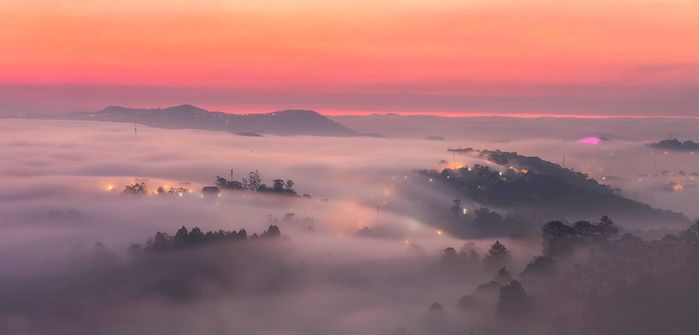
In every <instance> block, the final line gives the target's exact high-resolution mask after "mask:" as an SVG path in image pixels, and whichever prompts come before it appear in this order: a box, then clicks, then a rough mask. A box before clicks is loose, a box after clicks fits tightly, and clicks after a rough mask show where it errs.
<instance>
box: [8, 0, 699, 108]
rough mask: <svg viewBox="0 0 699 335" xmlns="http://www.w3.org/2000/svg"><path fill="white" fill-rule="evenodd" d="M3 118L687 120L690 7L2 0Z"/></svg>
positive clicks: (697, 17)
mask: <svg viewBox="0 0 699 335" xmlns="http://www.w3.org/2000/svg"><path fill="white" fill-rule="evenodd" d="M0 14H1V15H2V17H3V19H2V20H0V89H1V91H0V93H1V96H0V97H1V98H2V105H1V107H2V111H3V112H14V111H30V110H45V111H51V110H72V109H80V110H84V109H94V108H100V107H102V106H104V105H113V104H118V105H127V106H148V107H151V106H165V105H172V104H179V103H193V104H197V105H201V106H203V107H206V108H209V109H215V110H223V111H231V112H240V111H248V110H249V111H266V110H275V109H282V108H311V109H316V110H318V111H320V112H325V113H343V112H345V113H346V112H353V113H357V112H359V113H362V112H367V113H371V112H421V113H462V114H463V113H476V114H479V113H484V114H494V113H497V114H520V113H521V114H573V115H648V116H683V115H684V116H694V115H696V114H698V113H699V112H698V111H697V110H698V108H699V103H698V102H697V87H698V86H697V85H698V82H699V43H697V41H699V2H697V1H695V0H664V1H648V0H634V1H613V2H610V1H600V0H589V1H584V2H583V1H580V2H578V3H577V4H576V3H573V2H563V1H541V0H524V1H502V0H495V1H485V0H483V1H480V0H477V1H451V0H446V1H440V2H435V1H398V0H389V1H364V0H355V1H320V0H300V1H283V0H272V1H232V0H203V1H202V0H200V1H183V0H173V1H168V2H163V1H155V0H140V1H136V0H124V1H119V2H118V3H117V2H113V1H97V0H74V1H60V2H57V1H40V0H0Z"/></svg>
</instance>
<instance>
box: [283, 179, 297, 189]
mask: <svg viewBox="0 0 699 335" xmlns="http://www.w3.org/2000/svg"><path fill="white" fill-rule="evenodd" d="M294 185H296V184H295V183H294V181H293V180H291V179H289V180H287V181H286V185H285V190H287V191H294Z"/></svg>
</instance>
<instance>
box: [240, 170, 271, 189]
mask: <svg viewBox="0 0 699 335" xmlns="http://www.w3.org/2000/svg"><path fill="white" fill-rule="evenodd" d="M243 183H244V185H245V189H247V190H250V191H258V190H259V188H260V186H261V185H262V176H261V175H260V171H258V170H255V171H251V172H250V173H248V178H247V179H244V180H243ZM265 187H266V186H265Z"/></svg>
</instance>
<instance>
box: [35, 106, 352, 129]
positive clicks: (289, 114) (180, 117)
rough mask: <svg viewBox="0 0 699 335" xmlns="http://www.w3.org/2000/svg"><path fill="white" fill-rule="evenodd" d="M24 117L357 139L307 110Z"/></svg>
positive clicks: (109, 111)
mask: <svg viewBox="0 0 699 335" xmlns="http://www.w3.org/2000/svg"><path fill="white" fill-rule="evenodd" d="M25 117H27V118H50V119H68V120H91V121H107V122H130V123H138V124H143V125H146V126H150V127H157V128H168V129H203V130H222V131H229V132H234V133H239V134H246V135H248V134H273V135H315V136H359V133H357V132H355V131H354V130H352V129H349V128H347V127H345V126H343V125H341V124H339V123H337V122H335V121H333V120H330V119H329V118H327V117H325V116H323V115H320V114H318V113H316V112H314V111H310V110H283V111H278V112H274V113H266V114H227V113H222V112H210V111H207V110H205V109H202V108H199V107H196V106H192V105H180V106H174V107H167V108H150V109H145V108H127V107H121V106H109V107H106V108H104V109H102V110H100V111H96V112H79V113H67V114H60V115H41V116H39V115H31V116H25Z"/></svg>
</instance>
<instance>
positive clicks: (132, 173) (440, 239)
mask: <svg viewBox="0 0 699 335" xmlns="http://www.w3.org/2000/svg"><path fill="white" fill-rule="evenodd" d="M460 122H461V121H460ZM463 122H465V121H463ZM502 122H504V121H503V120H500V121H499V122H498V126H497V127H495V126H493V130H492V131H501V129H502ZM513 122H514V123H513V124H512V125H509V126H508V127H510V128H511V129H514V130H513V134H515V133H516V136H514V135H513V136H506V135H498V136H491V137H487V136H478V135H479V134H480V133H487V132H488V130H487V129H485V128H483V127H486V125H482V127H479V128H478V131H474V132H463V133H459V132H454V133H450V134H452V135H449V136H445V139H444V140H443V141H441V140H440V141H435V140H426V139H424V138H423V137H422V136H421V133H416V134H414V136H409V135H407V134H406V135H405V136H393V137H387V138H376V137H356V138H331V137H308V136H296V137H278V136H264V137H248V136H239V135H236V134H231V133H226V132H211V131H200V130H166V129H157V128H149V127H145V126H138V130H137V132H135V131H134V125H132V124H126V123H124V124H119V123H101V122H88V121H49V120H7V119H5V120H2V122H0V176H2V187H0V232H1V233H0V257H1V258H2V264H1V265H0V271H2V274H3V276H4V277H6V278H7V277H10V278H22V277H23V276H32V275H36V273H37V272H39V273H51V272H52V271H59V270H58V268H60V267H61V266H62V264H63V263H62V260H65V259H66V258H67V257H68V256H67V255H69V254H70V253H71V252H72V251H73V250H74V249H75V248H89V247H90V246H92V245H93V244H94V243H95V242H102V243H104V244H105V245H106V246H107V248H109V249H110V250H114V252H116V253H118V254H123V251H124V250H125V249H126V247H128V246H129V245H130V244H132V243H143V242H145V241H146V240H147V239H148V238H149V237H150V236H152V235H153V234H154V233H155V232H157V231H166V232H169V233H171V234H173V233H174V232H175V231H176V230H177V229H178V228H179V227H181V226H187V227H190V228H191V227H194V226H198V227H200V228H202V229H204V230H218V229H226V230H233V229H235V230H237V229H240V228H244V229H246V230H247V231H248V232H251V233H252V232H262V231H263V230H264V229H265V228H266V227H267V226H269V225H270V224H277V225H279V227H280V229H281V230H282V233H283V234H284V235H287V236H289V237H290V241H291V243H292V244H293V246H294V247H293V252H291V253H290V254H289V257H290V258H291V259H292V261H293V262H303V264H310V265H317V266H319V269H321V270H318V271H317V272H314V274H313V278H312V279H309V280H308V281H307V282H304V285H311V284H312V285H314V288H315V289H314V290H308V289H307V286H303V287H302V288H301V289H299V290H294V291H290V292H287V293H284V294H283V295H281V296H277V297H275V298H274V300H271V301H270V300H269V298H268V297H264V296H245V297H243V298H240V300H239V301H244V302H245V304H246V306H247V307H246V308H242V307H241V305H240V304H234V303H232V302H230V301H226V302H221V301H219V300H208V301H202V302H197V303H196V304H197V305H196V306H197V308H199V309H201V310H205V311H207V313H208V314H207V315H209V316H210V317H211V315H213V318H214V319H216V320H219V319H221V320H223V319H226V318H231V319H232V320H235V321H236V322H238V323H239V324H240V325H241V327H242V328H241V329H242V330H243V333H245V330H249V331H250V332H248V333H264V332H265V331H269V332H274V331H275V329H276V330H278V328H275V327H279V324H276V325H275V324H271V323H270V324H265V325H264V326H260V324H255V325H252V324H246V323H245V322H246V321H245V320H249V319H251V318H257V317H258V316H257V315H259V313H262V311H264V312H265V313H269V315H270V317H278V320H279V322H281V323H282V324H284V323H294V324H301V323H303V322H302V320H305V318H308V313H303V312H307V311H314V312H313V318H314V320H316V321H317V323H318V324H325V323H332V324H327V325H326V326H327V328H322V327H321V328H318V329H352V330H355V332H354V333H357V332H359V333H361V332H362V331H364V330H366V329H367V328H366V327H368V325H372V324H373V325H376V324H379V325H382V327H383V326H385V328H386V329H394V328H395V326H397V325H400V324H401V323H400V322H402V321H400V320H405V319H408V320H409V319H411V317H410V316H415V317H416V318H417V317H418V316H419V315H422V314H421V313H423V312H424V311H425V308H426V306H429V304H430V303H432V302H434V301H442V300H444V301H446V300H448V299H451V300H454V299H455V298H454V297H455V296H459V295H462V294H463V293H464V292H468V291H470V290H473V288H474V287H475V286H476V285H477V284H479V283H481V282H482V281H483V280H484V278H486V277H487V275H486V274H474V276H473V277H472V278H471V279H470V280H467V281H461V282H454V281H450V280H448V279H444V281H443V283H442V284H441V286H440V287H441V289H435V290H430V291H429V292H426V291H420V290H419V287H420V286H421V285H423V283H421V282H420V280H419V278H420V277H419V275H415V273H414V271H413V270H414V269H413V268H412V267H410V266H407V267H401V265H400V264H401V260H404V258H405V257H412V256H410V255H415V251H416V250H419V253H420V254H423V255H425V256H427V257H429V256H434V257H437V256H438V255H439V254H440V252H441V250H443V249H444V248H445V247H448V246H453V247H456V248H457V249H458V247H460V246H462V245H464V243H466V242H474V243H475V244H474V245H475V247H476V248H477V249H478V250H480V251H481V252H484V251H486V250H487V248H488V246H489V245H490V244H491V243H492V242H493V241H492V240H483V241H464V240H458V239H456V238H454V237H450V236H448V235H447V234H445V233H443V232H442V231H438V230H435V229H434V228H432V227H431V226H430V224H429V222H424V221H421V220H419V219H417V218H415V217H413V216H411V215H410V212H409V211H406V212H396V211H394V212H384V211H382V210H381V208H382V206H384V205H385V204H387V203H391V202H401V201H408V200H406V199H403V198H402V196H401V194H399V193H397V192H396V190H397V189H399V188H401V187H405V185H412V186H411V187H414V188H418V189H419V190H420V191H421V192H424V193H425V194H426V195H427V196H428V197H431V198H433V199H435V201H438V202H443V203H444V204H445V206H448V205H449V204H450V203H451V200H452V199H454V198H455V197H457V195H456V194H454V193H453V192H454V191H453V190H449V189H446V188H444V187H442V186H439V185H432V184H430V183H425V181H424V180H420V178H419V176H418V175H417V174H416V173H415V170H416V169H431V168H437V167H438V166H440V165H439V163H438V162H439V161H440V160H446V161H448V162H449V163H448V164H449V165H450V166H453V167H459V166H463V165H464V164H476V163H481V164H483V163H485V162H482V161H479V160H478V159H474V158H466V157H462V156H459V155H454V154H451V153H449V152H447V150H446V149H447V148H456V147H472V148H475V149H500V150H506V151H516V152H518V153H520V154H523V155H527V156H539V157H541V158H543V159H547V160H550V161H552V162H555V163H559V164H563V160H564V159H565V166H566V167H568V168H571V169H574V170H577V171H582V172H585V173H588V174H589V175H590V176H591V177H594V178H596V179H597V180H599V181H600V182H603V183H608V184H610V185H612V186H614V187H619V188H620V189H621V190H622V194H624V195H626V196H628V197H630V198H632V199H635V200H639V201H642V202H646V203H648V204H650V205H652V206H654V207H658V208H662V209H671V210H675V211H680V212H682V213H684V214H685V215H686V216H688V217H690V218H695V217H699V208H698V207H697V206H696V200H695V199H697V198H699V188H698V187H697V184H698V183H699V177H697V176H696V175H694V176H693V175H692V173H695V174H696V173H699V153H696V154H691V153H687V152H684V153H679V152H658V151H657V150H652V149H650V148H648V147H646V146H645V144H646V143H649V142H653V141H656V140H658V139H659V138H651V137H652V136H654V135H652V134H651V135H648V138H642V137H639V136H626V135H620V136H615V134H613V133H610V132H613V127H606V128H605V131H604V135H606V136H608V138H610V140H609V141H605V142H602V143H601V144H597V145H591V144H583V143H579V142H577V139H578V135H579V136H585V135H587V133H590V132H588V131H585V130H580V129H578V128H576V127H575V122H568V123H566V124H565V126H567V127H570V129H569V131H568V132H567V133H568V134H571V135H570V136H560V137H559V138H556V136H551V134H543V133H542V132H541V131H540V129H539V128H537V127H535V128H533V129H534V130H532V131H529V132H528V130H527V127H526V126H525V125H518V124H517V123H516V122H518V121H513ZM612 122H614V121H612ZM634 122H637V123H638V122H640V121H634ZM645 122H653V121H651V120H647V121H645ZM355 126H357V125H355ZM658 126H661V127H662V126H663V125H662V124H658ZM675 126H676V125H675V124H670V125H669V126H666V128H667V129H662V130H659V131H658V133H663V132H664V133H667V134H670V133H673V132H675V131H676V130H675V129H674V127H675ZM639 127H642V128H643V127H652V124H651V125H642V126H639ZM360 130H362V131H364V129H360ZM368 130H376V131H377V132H381V133H384V134H387V133H391V131H390V129H383V130H382V129H368ZM515 130H516V131H515ZM563 132H564V131H563V130H561V129H558V130H557V133H563ZM628 132H629V130H628V129H625V130H624V134H626V133H628ZM679 132H680V131H677V133H679ZM501 134H502V133H501ZM432 135H435V134H432ZM411 137H412V138H411ZM502 137H504V139H503V138H502ZM483 138H487V139H488V140H487V141H486V140H484V139H483ZM695 139H696V138H695ZM564 157H565V158H564ZM231 169H232V173H233V177H234V178H235V179H240V178H242V177H245V176H246V175H247V173H248V172H249V171H253V170H259V171H260V173H261V174H262V178H263V181H264V182H265V183H267V184H268V185H270V184H271V183H272V180H273V179H277V178H279V179H284V180H287V179H293V181H294V182H295V184H296V190H297V192H299V194H309V195H310V196H311V197H310V198H301V197H299V198H289V197H283V196H275V195H260V194H254V193H249V192H223V193H221V196H220V198H216V199H210V198H208V197H202V195H201V194H200V190H201V188H202V187H203V186H207V185H213V184H214V182H215V177H216V176H224V177H226V178H228V177H229V176H230V174H231ZM137 181H138V182H141V181H142V182H145V183H146V184H147V185H148V186H149V188H150V190H151V193H152V191H154V190H155V189H156V188H157V187H158V186H164V187H170V186H178V185H182V186H184V187H186V188H188V189H190V190H191V192H187V193H184V194H182V195H181V196H180V195H174V196H157V195H153V194H150V195H145V196H126V195H123V194H122V193H121V190H122V189H123V188H124V186H126V185H128V184H131V183H134V182H137ZM671 183H677V184H682V185H683V187H682V188H681V189H679V188H677V187H675V188H674V189H673V188H672V187H671V186H670V185H672V184H671ZM421 217H423V218H424V216H421ZM590 219H595V218H590ZM423 220H424V219H423ZM364 227H367V228H369V229H373V231H375V232H377V233H376V234H373V235H372V236H364V235H361V234H357V232H358V231H360V230H361V229H363V228H364ZM631 228H633V227H631ZM657 228H659V229H660V228H663V227H662V223H658V227H657ZM506 243H508V247H510V248H511V249H512V250H513V254H514V255H515V257H516V258H517V259H518V261H519V264H520V267H521V264H523V263H524V262H526V260H527V259H529V258H530V257H531V256H532V255H535V254H537V253H538V252H539V250H538V242H534V243H530V244H527V243H526V242H518V241H506ZM533 246H537V247H533ZM357 264H362V265H361V266H358V265H357ZM391 266H394V267H396V269H393V270H395V271H393V270H387V269H391ZM413 266H414V265H413ZM340 269H341V270H340ZM520 270H521V268H520ZM381 271H386V275H385V276H381V275H380V276H379V277H380V278H383V280H382V279H376V280H375V281H372V282H371V284H370V285H369V286H368V288H367V287H366V286H361V285H364V284H365V283H364V282H362V283H363V284H361V285H360V286H361V288H362V289H359V288H360V287H354V286H353V285H347V284H342V285H339V284H337V283H335V282H334V281H333V280H332V278H335V277H336V276H345V275H347V276H349V275H350V274H356V275H357V276H360V277H361V276H363V275H366V274H364V272H370V273H372V275H376V274H377V273H379V274H380V273H382V272H381ZM411 271H412V272H411ZM408 275H411V276H417V277H416V278H418V280H414V281H411V282H410V283H407V284H406V286H401V285H390V284H389V282H393V281H396V280H399V281H400V280H402V279H401V278H404V276H408ZM328 278H331V279H328ZM413 279H415V278H413ZM437 280H439V279H437ZM358 285H359V284H358ZM402 289H405V290H406V292H409V294H407V293H406V292H402V291H401V290H402ZM416 290H417V291H416ZM339 301H342V302H343V303H342V304H339V303H333V302H339ZM153 304H155V305H158V302H153V301H139V302H138V303H137V304H135V305H134V306H132V307H133V309H131V310H122V311H121V312H119V313H118V314H117V315H116V316H115V317H117V318H123V320H130V319H134V318H136V319H137V318H138V316H137V315H138V314H139V313H141V312H142V311H144V310H148V311H149V313H152V315H151V316H152V318H153V319H154V320H159V319H161V318H162V319H172V316H173V315H178V318H180V319H179V321H177V322H181V323H183V324H184V323H186V324H187V325H188V327H189V328H187V327H185V328H181V327H178V326H177V323H175V324H170V325H169V326H168V327H171V331H172V333H178V332H177V331H181V332H183V331H184V330H182V329H186V330H187V331H184V333H187V332H189V333H191V332H192V331H193V332H197V331H205V332H206V331H210V329H211V328H209V326H211V325H210V324H206V323H205V324H201V325H200V324H198V322H199V321H196V320H198V319H197V315H196V314H195V313H193V312H191V309H187V308H186V306H182V305H174V306H168V308H162V309H161V308H154V307H153ZM279 304H297V305H296V306H297V308H298V310H296V312H294V311H288V310H284V311H282V310H279V309H275V308H278V306H279ZM158 306H159V305H158ZM274 306H277V307H274ZM366 306H376V308H373V309H372V308H367V307H366ZM399 312H400V313H399ZM337 315H341V316H342V317H337ZM406 315H408V317H407V318H406ZM96 317H98V318H99V317H105V316H104V315H101V316H96ZM306 321H307V320H306ZM18 322H19V324H21V322H20V321H18ZM217 322H218V321H217ZM260 322H261V321H260ZM262 323H264V322H262ZM156 324H157V322H156ZM134 327H136V326H134ZM124 329H126V328H124ZM159 329H160V330H162V329H164V328H159ZM178 329H179V330H178ZM299 329H300V331H299V333H304V328H302V327H301V328H299ZM139 330H143V328H138V327H136V328H134V329H133V331H139ZM253 330H254V331H253ZM315 330H317V329H315ZM315 330H314V329H311V330H309V329H305V331H307V333H309V332H310V333H313V331H315Z"/></svg>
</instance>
